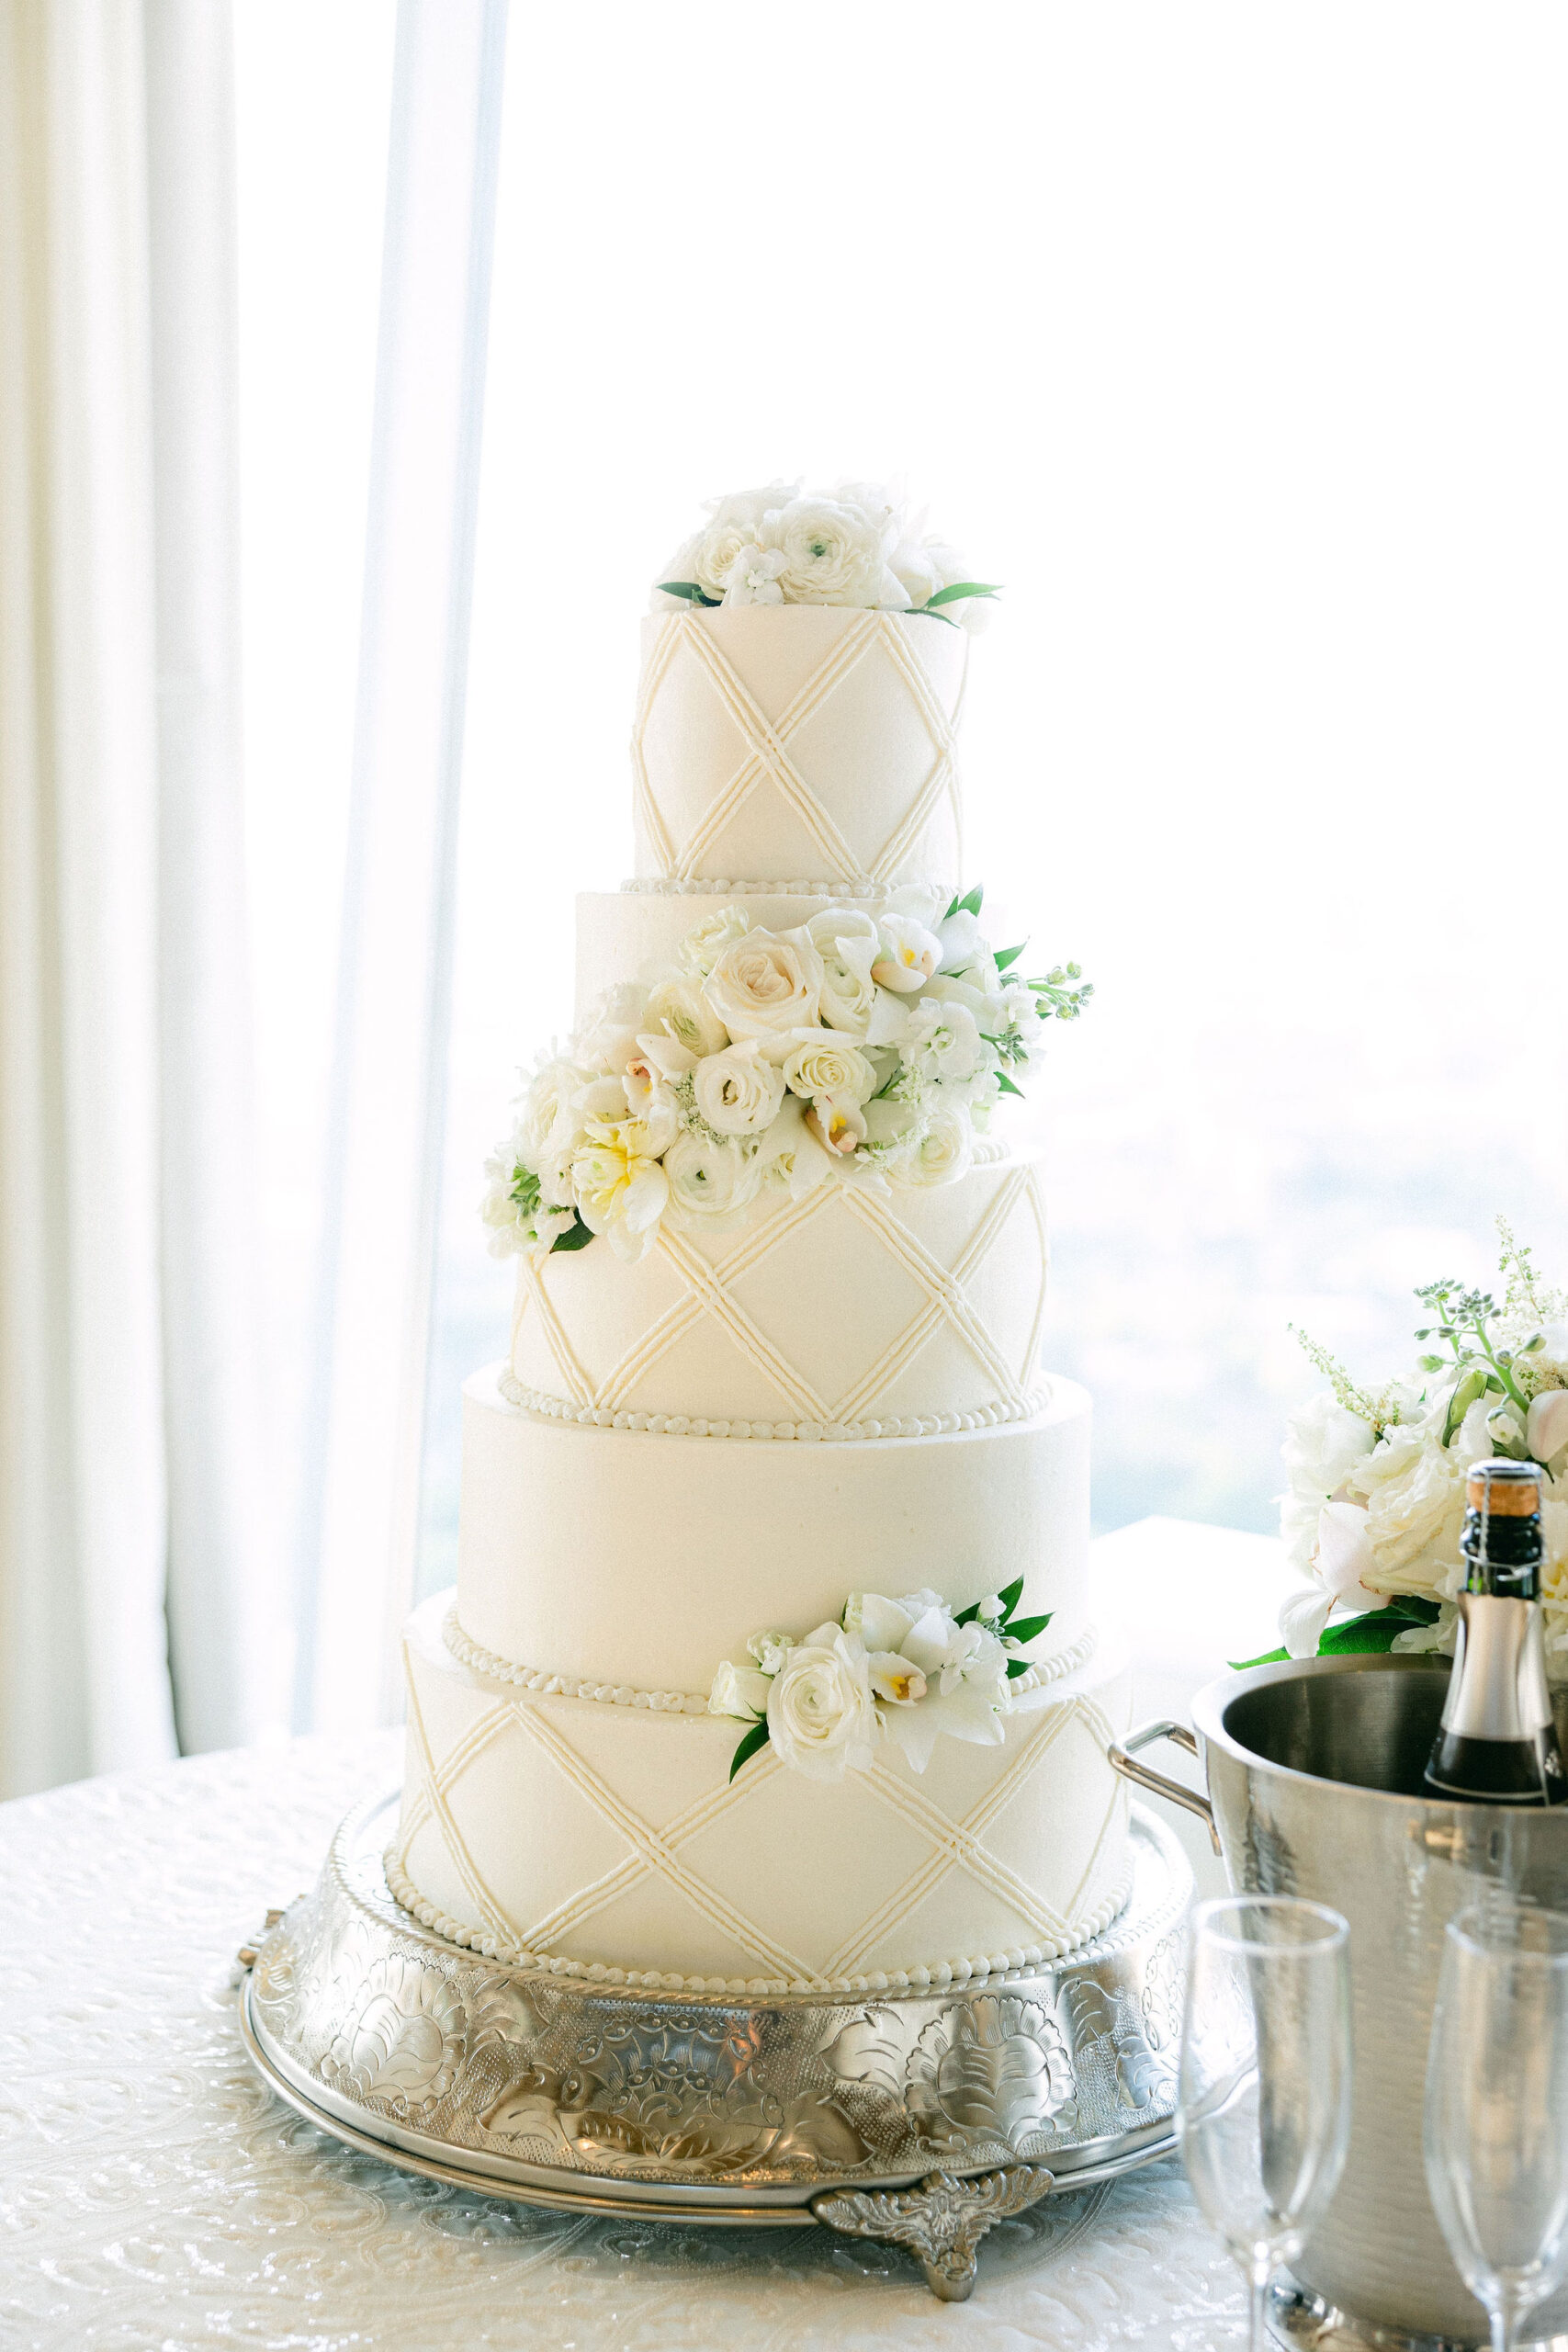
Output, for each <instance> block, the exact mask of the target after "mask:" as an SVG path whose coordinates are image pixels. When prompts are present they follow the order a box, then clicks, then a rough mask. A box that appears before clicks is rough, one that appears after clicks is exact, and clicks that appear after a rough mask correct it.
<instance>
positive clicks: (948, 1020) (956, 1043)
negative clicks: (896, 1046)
mask: <svg viewBox="0 0 1568 2352" xmlns="http://www.w3.org/2000/svg"><path fill="white" fill-rule="evenodd" d="M900 1051H901V1052H902V1054H903V1057H904V1059H905V1061H906V1063H907V1064H908V1067H909V1068H910V1069H914V1070H918V1071H919V1073H920V1075H921V1076H922V1077H923V1078H931V1079H935V1080H938V1081H947V1080H951V1081H953V1082H954V1083H961V1082H962V1081H963V1080H964V1079H966V1078H974V1077H976V1076H977V1075H978V1073H979V1072H980V1071H981V1070H982V1069H984V1068H985V1067H986V1062H987V1046H986V1041H985V1039H984V1038H983V1037H982V1036H981V1035H980V1031H979V1026H978V1024H977V1023H976V1019H975V1016H974V1014H973V1013H972V1012H970V1011H969V1009H968V1007H967V1006H966V1005H962V1004H953V1003H951V1002H947V1001H943V1000H942V998H940V997H931V996H923V997H922V998H921V999H920V1001H919V1004H918V1005H916V1007H915V1009H914V1011H913V1012H911V1014H910V1015H909V1027H908V1034H907V1035H906V1037H905V1039H904V1043H903V1045H902V1046H901V1047H900Z"/></svg>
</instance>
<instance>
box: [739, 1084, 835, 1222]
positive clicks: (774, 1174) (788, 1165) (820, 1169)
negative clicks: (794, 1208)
mask: <svg viewBox="0 0 1568 2352" xmlns="http://www.w3.org/2000/svg"><path fill="white" fill-rule="evenodd" d="M757 1167H758V1169H759V1170H760V1171H761V1175H762V1176H763V1178H764V1179H765V1181H766V1182H768V1183H770V1184H776V1185H780V1186H782V1187H783V1189H784V1191H785V1192H787V1193H788V1194H789V1196H790V1199H791V1200H792V1201H798V1200H801V1199H803V1198H804V1197H805V1195H806V1194H807V1193H810V1192H815V1190H816V1188H817V1186H818V1184H820V1183H822V1182H825V1181H826V1179H827V1178H828V1177H829V1176H830V1175H831V1174H832V1172H833V1159H832V1157H831V1155H830V1154H829V1153H828V1152H826V1151H824V1149H823V1148H822V1146H821V1145H820V1144H819V1143H818V1140H817V1137H816V1136H815V1135H814V1134H813V1133H812V1131H811V1126H810V1123H809V1121H808V1120H807V1111H806V1105H805V1103H803V1102H802V1101H801V1099H800V1097H799V1095H798V1094H786V1095H785V1096H784V1101H783V1102H782V1103H780V1105H779V1114H778V1117H777V1118H776V1119H775V1120H774V1121H773V1125H772V1126H771V1127H770V1128H769V1129H768V1131H767V1133H766V1135H765V1136H763V1137H762V1139H761V1148H760V1149H759V1152H758V1155H757Z"/></svg>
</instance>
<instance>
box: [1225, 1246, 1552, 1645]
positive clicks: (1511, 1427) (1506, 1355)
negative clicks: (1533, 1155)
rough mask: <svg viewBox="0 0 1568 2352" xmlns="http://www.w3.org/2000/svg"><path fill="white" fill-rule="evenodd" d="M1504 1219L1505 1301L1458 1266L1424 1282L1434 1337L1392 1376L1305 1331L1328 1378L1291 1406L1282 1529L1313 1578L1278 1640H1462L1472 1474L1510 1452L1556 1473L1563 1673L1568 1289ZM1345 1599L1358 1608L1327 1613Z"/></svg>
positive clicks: (1546, 1594) (1547, 1564)
mask: <svg viewBox="0 0 1568 2352" xmlns="http://www.w3.org/2000/svg"><path fill="white" fill-rule="evenodd" d="M1497 1231H1498V1235H1499V1238H1500V1244H1501V1248H1500V1253H1499V1262H1500V1270H1501V1272H1502V1275H1503V1282H1504V1292H1503V1298H1502V1302H1501V1304H1499V1303H1498V1301H1497V1300H1496V1299H1495V1297H1494V1296H1493V1295H1492V1294H1491V1292H1489V1291H1480V1290H1470V1289H1467V1288H1466V1287H1465V1286H1464V1285H1463V1284H1462V1283H1457V1282H1437V1283H1427V1284H1426V1286H1425V1287H1424V1288H1422V1289H1420V1290H1418V1291H1417V1292H1416V1297H1417V1298H1418V1299H1419V1300H1420V1302H1421V1304H1422V1306H1423V1307H1424V1308H1425V1310H1426V1313H1427V1322H1426V1323H1425V1325H1424V1326H1423V1327H1422V1328H1421V1329H1419V1330H1417V1332H1416V1341H1417V1343H1418V1344H1420V1345H1423V1346H1424V1347H1425V1348H1426V1349H1427V1352H1426V1353H1424V1354H1423V1355H1421V1356H1420V1357H1419V1358H1418V1359H1417V1361H1416V1365H1415V1366H1414V1368H1413V1369H1412V1370H1411V1371H1410V1372H1409V1373H1408V1374H1405V1375H1404V1377H1402V1378H1399V1379H1395V1380H1392V1381H1390V1382H1388V1383H1387V1384H1386V1385H1385V1386H1383V1387H1382V1388H1380V1389H1378V1390H1376V1391H1373V1390H1371V1389H1368V1388H1363V1387H1360V1386H1359V1385H1357V1383H1356V1382H1355V1381H1354V1380H1353V1379H1352V1377H1351V1375H1350V1374H1349V1373H1348V1371H1347V1370H1346V1369H1345V1367H1344V1365H1343V1364H1341V1363H1337V1361H1336V1359H1335V1358H1334V1357H1332V1356H1331V1355H1330V1354H1329V1353H1328V1351H1326V1349H1324V1348H1320V1347H1319V1346H1318V1345H1317V1344H1316V1342H1315V1341H1314V1340H1309V1339H1306V1338H1305V1337H1304V1336H1303V1335H1300V1334H1298V1337H1302V1344H1303V1347H1304V1348H1305V1349H1306V1351H1307V1353H1308V1354H1309V1355H1310V1356H1311V1358H1312V1360H1313V1362H1314V1363H1315V1364H1316V1365H1317V1366H1318V1368H1319V1370H1320V1371H1322V1372H1324V1373H1325V1374H1327V1377H1328V1380H1329V1384H1330V1385H1329V1386H1328V1387H1327V1388H1325V1389H1324V1390H1322V1391H1320V1392H1319V1394H1318V1395H1317V1396H1315V1397H1313V1398H1312V1399H1311V1401H1310V1402H1309V1403H1308V1404H1306V1405H1304V1406H1303V1408H1302V1409H1301V1411H1300V1412H1299V1413H1296V1414H1295V1415H1293V1416H1292V1420H1291V1423H1290V1432H1289V1435H1288V1437H1287V1439H1286V1442H1285V1468H1286V1472H1287V1475H1288V1478H1289V1488H1288V1491H1287V1493H1286V1495H1285V1497H1284V1499H1283V1504H1282V1509H1281V1519H1280V1526H1281V1532H1282V1533H1283V1535H1284V1538H1285V1544H1286V1550H1287V1554H1288V1555H1289V1558H1290V1560H1291V1563H1292V1566H1295V1567H1297V1568H1300V1569H1302V1570H1303V1572H1304V1574H1305V1575H1306V1577H1308V1578H1309V1582H1308V1583H1307V1585H1306V1586H1305V1587H1304V1588H1303V1590H1302V1591H1300V1592H1299V1593H1295V1594H1292V1596H1291V1598H1290V1599H1289V1600H1287V1601H1286V1603H1285V1605H1284V1607H1283V1609H1282V1610H1281V1611H1280V1634H1282V1636H1283V1637H1284V1641H1285V1648H1284V1650H1282V1651H1280V1652H1278V1653H1276V1655H1278V1656H1280V1657H1286V1656H1289V1657H1313V1656H1314V1654H1316V1655H1332V1654H1334V1653H1335V1652H1338V1651H1346V1650H1387V1649H1394V1650H1443V1651H1449V1652H1451V1650H1452V1648H1453V1640H1454V1626H1455V1623H1456V1616H1457V1612H1456V1610H1455V1606H1454V1603H1455V1600H1456V1599H1457V1597H1458V1595H1459V1593H1460V1591H1461V1589H1462V1586H1463V1582H1464V1566H1463V1563H1462V1561H1461V1556H1460V1549H1459V1539H1460V1532H1461V1528H1462V1526H1463V1523H1464V1510H1465V1496H1464V1482H1465V1474H1466V1472H1467V1471H1468V1469H1469V1467H1470V1465H1471V1464H1472V1462H1478V1461H1481V1460H1483V1459H1485V1458H1486V1457H1488V1456H1490V1455H1494V1454H1506V1455H1509V1456H1512V1457H1513V1458H1514V1459H1515V1460H1517V1461H1534V1462H1538V1463H1540V1465H1541V1467H1542V1470H1543V1472H1544V1473H1545V1476H1544V1478H1543V1482H1542V1490H1541V1495H1542V1498H1541V1527H1542V1532H1543V1534H1544V1537H1545V1543H1546V1559H1545V1561H1544V1563H1543V1567H1542V1578H1541V1583H1542V1600H1543V1603H1544V1611H1545V1619H1546V1651H1547V1667H1548V1671H1549V1673H1551V1676H1552V1677H1553V1679H1556V1680H1568V1298H1565V1297H1564V1295H1563V1294H1562V1292H1561V1291H1558V1290H1553V1289H1551V1287H1550V1286H1549V1285H1548V1284H1547V1283H1543V1282H1542V1281H1541V1279H1540V1276H1539V1275H1538V1273H1537V1272H1536V1271H1535V1267H1534V1265H1533V1263H1532V1261H1531V1257H1530V1252H1529V1250H1527V1249H1524V1248H1522V1247H1521V1246H1520V1245H1519V1243H1518V1242H1517V1241H1516V1240H1515V1238H1514V1236H1513V1233H1512V1231H1511V1230H1510V1228H1509V1227H1508V1226H1507V1224H1506V1222H1505V1221H1504V1219H1503V1218H1501V1217H1499V1218H1498V1220H1497ZM1434 1342H1435V1343H1436V1344H1435V1345H1434V1344H1433V1343H1434ZM1342 1610H1351V1611H1359V1612H1362V1613H1359V1614H1356V1615H1353V1616H1352V1617H1350V1618H1349V1620H1348V1622H1346V1621H1343V1620H1342V1621H1341V1622H1338V1623H1331V1622H1330V1620H1331V1619H1332V1618H1333V1617H1334V1616H1335V1612H1336V1611H1342ZM1252 1663H1255V1664H1256V1663H1259V1661H1257V1660H1254V1661H1252Z"/></svg>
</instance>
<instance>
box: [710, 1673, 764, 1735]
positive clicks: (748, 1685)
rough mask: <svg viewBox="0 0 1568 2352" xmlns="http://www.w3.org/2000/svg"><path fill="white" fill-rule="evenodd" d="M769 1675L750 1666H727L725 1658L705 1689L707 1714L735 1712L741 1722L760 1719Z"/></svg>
mask: <svg viewBox="0 0 1568 2352" xmlns="http://www.w3.org/2000/svg"><path fill="white" fill-rule="evenodd" d="M769 1688H770V1681H769V1677H768V1676H767V1675H765V1674H761V1673H759V1672H758V1671H757V1669H756V1668H753V1667H750V1666H731V1664H730V1663H729V1660H728V1658H726V1659H725V1661H724V1663H723V1665H722V1666H721V1667H720V1668H718V1671H717V1672H716V1675H715V1676H714V1678H713V1689H712V1690H711V1691H709V1692H708V1713H709V1714H710V1715H738V1716H739V1718H740V1720H741V1722H742V1723H748V1724H755V1723H760V1722H761V1719H762V1717H763V1716H764V1715H765V1714H766V1713H767V1712H768V1691H769Z"/></svg>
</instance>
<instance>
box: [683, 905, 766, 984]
mask: <svg viewBox="0 0 1568 2352" xmlns="http://www.w3.org/2000/svg"><path fill="white" fill-rule="evenodd" d="M750 928H751V918H750V915H749V914H748V913H747V911H746V910H745V908H744V907H720V908H718V909H717V910H716V912H714V913H713V914H711V915H705V916H704V917H703V919H702V921H701V922H699V923H694V924H693V926H692V928H691V930H690V931H689V932H688V933H686V936H685V938H684V939H683V940H682V942H681V944H680V948H679V950H678V951H677V954H678V960H679V961H680V962H681V963H682V965H683V966H684V967H685V968H686V970H687V971H688V972H694V973H695V974H696V976H697V978H699V979H706V978H707V976H708V974H709V973H710V972H711V971H712V969H713V967H714V966H715V964H716V962H717V961H718V957H719V952H720V950H721V949H722V948H725V947H728V944H729V943H730V941H731V940H732V939H739V938H741V937H742V936H743V935H744V934H745V933H747V932H749V931H750Z"/></svg>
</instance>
